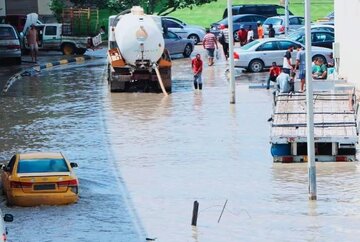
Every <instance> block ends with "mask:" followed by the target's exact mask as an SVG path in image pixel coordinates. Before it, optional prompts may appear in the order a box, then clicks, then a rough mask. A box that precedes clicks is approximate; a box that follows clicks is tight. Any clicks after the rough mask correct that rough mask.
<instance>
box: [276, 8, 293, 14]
mask: <svg viewBox="0 0 360 242" xmlns="http://www.w3.org/2000/svg"><path fill="white" fill-rule="evenodd" d="M276 15H285V8H284V7H282V6H276ZM289 15H293V13H292V12H291V11H290V10H289Z"/></svg>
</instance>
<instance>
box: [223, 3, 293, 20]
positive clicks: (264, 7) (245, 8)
mask: <svg viewBox="0 0 360 242" xmlns="http://www.w3.org/2000/svg"><path fill="white" fill-rule="evenodd" d="M232 14H233V15H238V14H258V15H262V16H265V17H272V16H277V15H285V8H284V7H283V6H280V5H276V4H242V5H233V6H232ZM289 15H293V14H292V12H291V11H289ZM227 16H228V12H227V8H226V9H225V10H224V14H223V18H226V17H227Z"/></svg>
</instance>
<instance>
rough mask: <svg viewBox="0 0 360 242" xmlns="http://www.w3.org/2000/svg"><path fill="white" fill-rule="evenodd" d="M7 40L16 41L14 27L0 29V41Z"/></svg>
mask: <svg viewBox="0 0 360 242" xmlns="http://www.w3.org/2000/svg"><path fill="white" fill-rule="evenodd" d="M5 39H16V35H15V31H14V30H13V28H12V27H1V28H0V40H5Z"/></svg>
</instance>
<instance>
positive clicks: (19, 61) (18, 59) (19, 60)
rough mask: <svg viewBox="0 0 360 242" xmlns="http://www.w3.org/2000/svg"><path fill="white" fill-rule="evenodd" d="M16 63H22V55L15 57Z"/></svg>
mask: <svg viewBox="0 0 360 242" xmlns="http://www.w3.org/2000/svg"><path fill="white" fill-rule="evenodd" d="M15 63H16V64H17V65H21V57H17V58H15Z"/></svg>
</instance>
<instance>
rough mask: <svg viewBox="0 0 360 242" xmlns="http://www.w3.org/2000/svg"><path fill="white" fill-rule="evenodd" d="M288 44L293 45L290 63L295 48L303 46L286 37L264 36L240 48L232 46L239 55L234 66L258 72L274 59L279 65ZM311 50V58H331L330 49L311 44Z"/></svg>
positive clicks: (327, 60)
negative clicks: (264, 37)
mask: <svg viewBox="0 0 360 242" xmlns="http://www.w3.org/2000/svg"><path fill="white" fill-rule="evenodd" d="M289 46H294V47H295V49H294V51H293V52H292V54H291V58H292V63H294V64H295V59H296V53H297V51H296V48H297V47H299V46H302V47H304V45H302V44H301V43H299V42H296V41H292V40H288V39H278V38H266V39H261V40H254V41H252V42H250V43H248V44H246V45H244V46H242V47H241V48H234V51H235V52H236V53H237V54H238V55H239V56H240V57H239V59H235V66H236V67H241V68H245V69H247V70H249V71H252V72H260V71H262V70H263V69H264V68H266V67H271V64H272V62H274V61H275V62H276V63H277V64H278V65H279V66H282V64H283V59H284V55H285V52H286V50H287V49H288V48H289ZM311 52H312V59H315V58H316V57H318V58H321V59H322V60H323V61H324V63H328V62H329V61H330V60H331V59H330V54H332V50H331V49H328V48H322V47H316V46H313V47H312V48H311Z"/></svg>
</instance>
